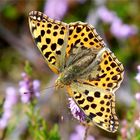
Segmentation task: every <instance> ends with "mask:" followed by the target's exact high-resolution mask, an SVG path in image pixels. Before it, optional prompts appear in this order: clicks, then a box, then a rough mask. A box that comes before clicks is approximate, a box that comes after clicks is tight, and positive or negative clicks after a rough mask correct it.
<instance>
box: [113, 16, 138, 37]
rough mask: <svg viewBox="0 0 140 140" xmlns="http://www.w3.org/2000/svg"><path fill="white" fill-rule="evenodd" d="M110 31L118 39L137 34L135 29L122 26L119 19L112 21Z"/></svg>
mask: <svg viewBox="0 0 140 140" xmlns="http://www.w3.org/2000/svg"><path fill="white" fill-rule="evenodd" d="M110 31H111V33H112V34H113V35H114V36H115V37H116V38H118V39H126V38H128V37H129V36H131V35H134V34H136V33H137V30H136V28H135V27H133V26H129V25H127V24H123V23H122V21H121V20H120V19H119V18H115V19H114V21H113V23H112V25H111V28H110Z"/></svg>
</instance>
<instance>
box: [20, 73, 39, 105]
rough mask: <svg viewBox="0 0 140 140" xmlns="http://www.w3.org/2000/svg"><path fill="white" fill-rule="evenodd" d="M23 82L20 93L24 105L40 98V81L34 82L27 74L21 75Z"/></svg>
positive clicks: (21, 82)
mask: <svg viewBox="0 0 140 140" xmlns="http://www.w3.org/2000/svg"><path fill="white" fill-rule="evenodd" d="M21 76H22V78H23V80H22V81H20V82H19V93H20V95H21V101H22V102H23V103H28V102H30V101H31V100H32V99H33V98H34V97H37V98H38V97H39V96H40V92H39V91H40V82H39V80H32V79H31V78H30V77H29V76H28V75H27V74H26V73H22V74H21Z"/></svg>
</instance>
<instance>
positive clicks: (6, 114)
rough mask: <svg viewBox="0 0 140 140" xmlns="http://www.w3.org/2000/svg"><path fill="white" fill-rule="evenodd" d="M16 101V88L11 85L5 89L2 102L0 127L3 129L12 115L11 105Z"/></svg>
mask: <svg viewBox="0 0 140 140" xmlns="http://www.w3.org/2000/svg"><path fill="white" fill-rule="evenodd" d="M17 101H18V95H17V92H16V89H15V88H13V87H8V88H7V89H6V97H5V101H4V104H3V114H2V117H1V118H0V129H4V128H5V127H6V126H7V124H8V121H9V119H10V117H11V115H12V109H13V106H14V105H15V104H16V103H17Z"/></svg>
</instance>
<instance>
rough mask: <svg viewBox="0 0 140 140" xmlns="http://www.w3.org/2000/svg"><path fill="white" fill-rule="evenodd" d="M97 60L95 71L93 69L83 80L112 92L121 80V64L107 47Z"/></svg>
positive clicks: (122, 70)
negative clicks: (97, 64) (97, 65)
mask: <svg viewBox="0 0 140 140" xmlns="http://www.w3.org/2000/svg"><path fill="white" fill-rule="evenodd" d="M99 60H100V61H99V62H100V63H99V67H98V69H97V70H96V71H95V69H94V70H93V72H92V73H90V74H89V75H88V76H87V77H86V78H85V79H86V80H84V82H87V83H89V84H92V85H94V86H97V87H99V88H103V89H105V90H108V91H110V92H111V93H114V92H115V91H116V90H117V89H118V88H119V86H120V84H121V82H122V80H123V74H124V68H123V65H122V63H120V62H119V60H118V59H117V58H116V56H115V55H114V54H113V53H112V52H111V51H110V50H109V49H108V48H106V49H105V51H104V52H103V53H102V54H101V56H100V58H99ZM95 73H96V74H95Z"/></svg>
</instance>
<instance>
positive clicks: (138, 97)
mask: <svg viewBox="0 0 140 140" xmlns="http://www.w3.org/2000/svg"><path fill="white" fill-rule="evenodd" d="M135 98H136V100H137V101H139V102H140V93H139V92H138V93H136V94H135Z"/></svg>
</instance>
